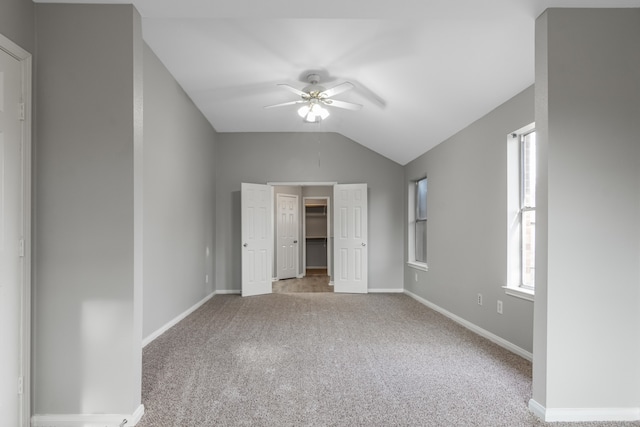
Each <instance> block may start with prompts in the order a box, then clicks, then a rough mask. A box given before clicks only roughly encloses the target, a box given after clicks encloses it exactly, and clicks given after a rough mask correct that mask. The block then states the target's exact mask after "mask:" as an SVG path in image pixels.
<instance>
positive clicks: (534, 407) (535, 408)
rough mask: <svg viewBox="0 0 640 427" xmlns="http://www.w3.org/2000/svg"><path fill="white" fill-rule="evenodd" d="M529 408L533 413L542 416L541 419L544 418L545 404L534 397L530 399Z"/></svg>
mask: <svg viewBox="0 0 640 427" xmlns="http://www.w3.org/2000/svg"><path fill="white" fill-rule="evenodd" d="M529 410H530V411H531V412H532V413H533V415H535V416H536V417H538V418H540V419H541V420H544V413H545V409H544V406H542V405H541V404H539V403H538V402H536V401H535V400H533V399H529Z"/></svg>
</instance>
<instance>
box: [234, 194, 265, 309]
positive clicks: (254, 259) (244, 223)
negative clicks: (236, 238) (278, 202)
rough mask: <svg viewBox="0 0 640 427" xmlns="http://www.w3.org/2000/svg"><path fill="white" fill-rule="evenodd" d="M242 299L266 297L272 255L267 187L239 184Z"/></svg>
mask: <svg viewBox="0 0 640 427" xmlns="http://www.w3.org/2000/svg"><path fill="white" fill-rule="evenodd" d="M240 198H241V216H242V218H241V227H242V231H241V235H242V296H243V297H245V296H252V295H262V294H270V293H271V289H272V283H271V278H272V276H271V266H272V252H273V237H272V236H273V231H272V228H271V226H272V222H271V212H272V204H271V200H272V198H271V187H270V186H268V185H260V184H247V183H242V194H241V196H240Z"/></svg>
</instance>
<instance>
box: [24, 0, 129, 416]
mask: <svg viewBox="0 0 640 427" xmlns="http://www.w3.org/2000/svg"><path fill="white" fill-rule="evenodd" d="M36 17H37V22H38V31H37V41H36V43H37V52H38V57H37V61H36V65H37V70H36V75H37V85H36V88H37V94H36V107H37V115H36V117H37V120H38V122H37V140H36V150H37V159H36V164H35V167H34V170H36V180H35V238H34V240H35V245H34V247H35V257H34V261H35V262H34V273H35V274H34V295H33V305H34V318H35V319H34V324H33V342H34V354H33V359H34V360H33V366H34V370H33V385H34V387H33V391H34V393H33V404H34V405H33V411H34V412H35V413H37V414H91V413H115V414H131V413H132V412H133V411H134V410H135V409H136V408H137V407H138V405H139V404H140V391H141V387H140V383H141V376H140V368H141V346H140V342H141V336H140V334H141V331H140V328H141V321H142V310H141V308H142V307H141V301H140V300H139V299H138V296H139V294H140V292H141V289H139V287H141V286H142V284H141V283H138V282H137V281H136V279H135V277H136V275H139V273H140V270H141V265H137V264H136V260H135V259H134V255H135V250H134V245H139V243H140V242H139V241H138V238H139V236H141V230H140V229H139V228H138V227H135V226H134V224H135V219H134V218H135V216H136V214H137V215H138V216H139V215H140V212H139V211H138V212H136V211H134V188H135V184H138V183H137V182H135V179H136V178H137V177H136V174H137V173H139V172H140V171H138V170H135V168H134V164H135V161H136V160H137V158H136V156H137V155H139V154H140V153H139V150H140V146H139V145H137V144H140V143H141V141H139V140H137V139H136V138H138V137H140V136H141V123H142V117H140V116H139V115H140V114H141V109H139V108H137V107H140V105H139V102H140V101H141V99H139V97H140V95H141V93H142V92H141V91H142V88H141V87H138V86H137V85H139V84H140V80H139V79H138V78H136V76H138V77H139V72H140V68H141V67H142V38H141V35H140V33H139V25H140V17H139V15H138V14H137V12H136V11H135V9H134V8H133V7H132V6H130V5H117V6H103V5H60V4H38V5H37V6H36ZM139 127H140V128H139ZM136 153H137V154H136ZM136 207H137V209H138V210H139V209H140V206H139V205H136Z"/></svg>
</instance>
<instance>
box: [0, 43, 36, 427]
mask: <svg viewBox="0 0 640 427" xmlns="http://www.w3.org/2000/svg"><path fill="white" fill-rule="evenodd" d="M0 49H2V50H3V51H4V52H6V53H8V54H9V55H11V56H13V57H14V58H15V59H17V60H18V61H19V62H20V65H21V69H22V70H21V77H22V104H23V106H24V115H23V117H24V120H23V121H22V207H21V208H22V215H23V218H24V221H23V226H22V230H21V232H22V233H21V234H22V241H23V244H24V250H23V251H24V256H23V257H22V283H21V299H22V305H21V307H20V341H21V345H20V354H21V358H20V359H21V360H20V365H21V366H20V370H21V374H22V375H21V378H22V381H21V388H22V393H20V398H19V400H20V416H19V419H20V426H21V427H26V426H28V425H30V420H31V387H30V384H31V248H32V244H31V167H32V166H31V164H32V157H31V122H32V118H31V108H32V107H31V106H32V87H31V86H32V85H31V79H32V77H31V76H32V56H31V54H30V53H29V52H27V51H26V50H24V49H22V48H21V47H20V46H18V45H17V44H15V43H14V42H12V41H11V40H9V39H8V38H7V37H5V36H3V35H2V34H0ZM16 387H18V389H20V385H18V384H16Z"/></svg>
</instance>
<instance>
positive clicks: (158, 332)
mask: <svg viewBox="0 0 640 427" xmlns="http://www.w3.org/2000/svg"><path fill="white" fill-rule="evenodd" d="M216 293H218V292H212V293H210V294H209V295H207V296H206V297H204V298H203V299H201V300H200V301H198V302H197V303H195V304H194V305H193V306H191V307H189V308H188V309H187V310H186V311H184V312H182V313H181V314H179V315H177V316H176V317H174V318H173V319H171V320H170V321H169V322H167V323H166V324H164V325H163V326H162V327H160V328H159V329H158V330H156V331H155V332H153V333H151V334H150V335H149V336H148V337H146V338H145V339H143V340H142V347H143V348H144V347H146V346H147V345H149V344H150V343H151V342H153V340H155V339H156V338H158V337H159V336H160V335H162V334H164V333H165V332H167V331H168V330H169V329H170V328H172V327H173V326H175V324H176V323H178V322H179V321H181V320H182V319H184V318H185V317H187V316H188V315H190V314H191V313H193V312H194V311H196V309H198V308H199V307H200V306H201V305H202V304H204V303H205V302H207V301H209V300H210V299H211V298H212V297H213V296H214V295H215V294H216ZM127 427H129V426H127Z"/></svg>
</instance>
